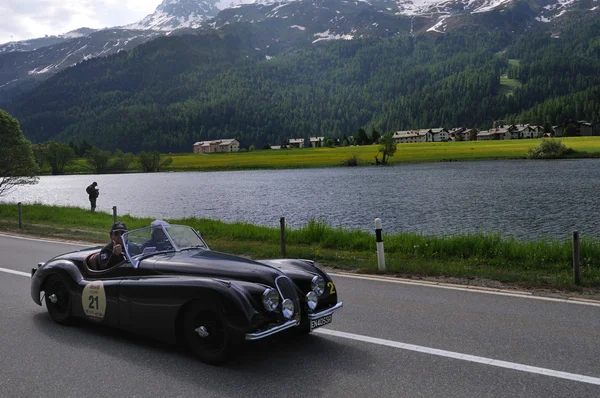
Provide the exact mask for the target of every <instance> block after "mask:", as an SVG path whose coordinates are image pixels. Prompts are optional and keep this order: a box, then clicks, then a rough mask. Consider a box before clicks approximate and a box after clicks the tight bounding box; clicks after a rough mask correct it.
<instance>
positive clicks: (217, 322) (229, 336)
mask: <svg viewBox="0 0 600 398" xmlns="http://www.w3.org/2000/svg"><path fill="white" fill-rule="evenodd" d="M183 328H184V330H183V335H184V338H185V341H186V342H187V344H188V346H189V347H190V348H191V349H192V351H193V352H194V353H195V354H196V355H197V356H198V358H200V360H201V361H202V362H205V363H208V364H211V365H219V364H222V363H224V362H226V361H227V360H229V359H230V358H231V356H232V354H233V351H234V347H235V345H236V343H237V342H238V341H237V339H236V338H235V336H234V333H233V331H232V330H230V328H229V327H228V326H227V322H226V321H225V318H224V317H223V315H222V313H221V312H220V311H219V309H218V308H217V307H213V308H207V307H206V306H203V305H201V304H192V305H191V306H190V307H189V308H188V310H187V312H186V314H185V318H184V321H183Z"/></svg>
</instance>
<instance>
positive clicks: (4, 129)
mask: <svg viewBox="0 0 600 398" xmlns="http://www.w3.org/2000/svg"><path fill="white" fill-rule="evenodd" d="M0 142H1V143H2V144H1V145H0V196H2V194H5V193H8V192H9V191H10V190H11V189H12V188H15V187H17V186H19V185H33V184H36V183H37V182H38V177H37V173H38V172H39V168H38V166H37V164H36V162H35V158H34V157H33V151H32V149H31V143H30V142H29V141H28V140H27V139H26V138H25V136H23V133H22V132H21V127H20V126H19V122H18V121H17V119H15V118H14V117H12V116H11V115H9V114H8V113H6V112H5V111H3V110H2V109H0Z"/></svg>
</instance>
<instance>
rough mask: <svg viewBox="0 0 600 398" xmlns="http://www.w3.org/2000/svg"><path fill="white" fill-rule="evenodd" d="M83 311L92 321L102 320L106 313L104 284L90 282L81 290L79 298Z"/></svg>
mask: <svg viewBox="0 0 600 398" xmlns="http://www.w3.org/2000/svg"><path fill="white" fill-rule="evenodd" d="M81 304H83V311H84V312H85V314H86V315H87V316H89V317H90V318H92V319H96V320H99V321H100V320H102V319H104V313H105V312H106V294H105V293H104V283H102V282H92V283H89V284H87V285H86V286H85V287H84V288H83V294H82V296H81Z"/></svg>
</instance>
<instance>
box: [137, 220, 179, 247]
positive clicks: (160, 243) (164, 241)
mask: <svg viewBox="0 0 600 398" xmlns="http://www.w3.org/2000/svg"><path fill="white" fill-rule="evenodd" d="M170 226H171V224H169V223H168V222H166V221H163V220H154V221H152V223H151V224H150V227H151V228H152V233H151V236H150V239H149V240H147V241H146V242H144V244H142V250H144V249H145V248H147V247H155V248H156V250H157V251H162V250H170V249H173V246H172V245H171V242H170V241H169V238H167V236H166V235H165V232H164V231H163V229H162V228H161V227H170Z"/></svg>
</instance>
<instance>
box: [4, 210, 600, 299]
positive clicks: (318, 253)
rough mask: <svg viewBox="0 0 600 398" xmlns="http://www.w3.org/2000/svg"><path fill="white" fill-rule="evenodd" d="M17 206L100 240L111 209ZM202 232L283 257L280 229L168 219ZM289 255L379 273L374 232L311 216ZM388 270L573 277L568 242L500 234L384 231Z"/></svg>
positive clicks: (554, 281) (232, 246) (598, 272)
mask: <svg viewBox="0 0 600 398" xmlns="http://www.w3.org/2000/svg"><path fill="white" fill-rule="evenodd" d="M17 220H18V212H17V205H12V204H1V205H0V230H3V231H8V232H12V233H23V234H31V235H37V236H49V237H55V238H56V237H58V238H64V239H69V240H81V241H88V242H96V243H98V244H103V243H105V242H106V241H107V239H108V230H109V228H110V225H111V224H112V215H111V214H108V213H90V212H89V211H87V210H83V209H79V208H66V207H55V206H43V205H26V206H23V229H22V230H19V229H18V222H17ZM120 220H122V221H124V222H125V223H126V224H127V226H128V227H129V229H135V228H139V227H142V226H147V225H149V223H150V222H151V221H152V219H150V218H134V217H130V216H128V215H124V216H122V217H120ZM168 221H170V222H172V223H180V224H186V225H191V226H193V227H194V228H196V229H197V230H199V231H201V232H202V234H203V236H204V238H205V240H206V241H207V243H208V244H209V246H210V247H211V249H212V250H217V251H224V252H228V253H235V254H239V255H246V256H249V257H252V258H277V257H281V253H280V247H279V230H278V229H277V228H269V227H262V226H255V225H250V224H245V223H232V224H226V223H223V222H220V221H215V220H208V219H196V218H189V219H181V220H173V219H171V220H168ZM286 238H287V253H286V257H288V258H307V259H313V260H316V261H318V263H319V264H321V265H324V266H327V267H333V268H338V269H343V270H356V271H359V272H370V273H377V257H376V247H375V239H374V236H373V234H371V233H367V232H363V231H349V230H344V229H340V228H331V227H329V226H326V225H323V224H321V223H318V222H310V223H309V225H307V226H306V227H304V228H300V229H295V230H287V231H286ZM384 244H385V251H386V265H387V269H388V273H391V274H401V275H412V276H455V277H463V278H464V277H467V278H474V277H481V278H487V279H493V280H498V281H505V282H511V283H518V284H521V285H523V286H528V287H556V288H563V289H577V287H576V286H575V285H574V284H573V282H572V270H571V258H572V252H571V242H570V241H562V242H559V241H552V242H550V241H545V240H540V241H536V242H520V241H517V240H515V239H510V238H504V239H503V238H502V237H501V236H499V235H482V234H472V235H462V236H444V237H435V236H424V235H420V234H414V233H400V234H395V235H385V236H384ZM581 279H582V286H589V287H591V286H594V287H598V286H600V245H599V244H598V242H597V241H594V240H592V239H586V238H584V239H583V240H582V241H581Z"/></svg>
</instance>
